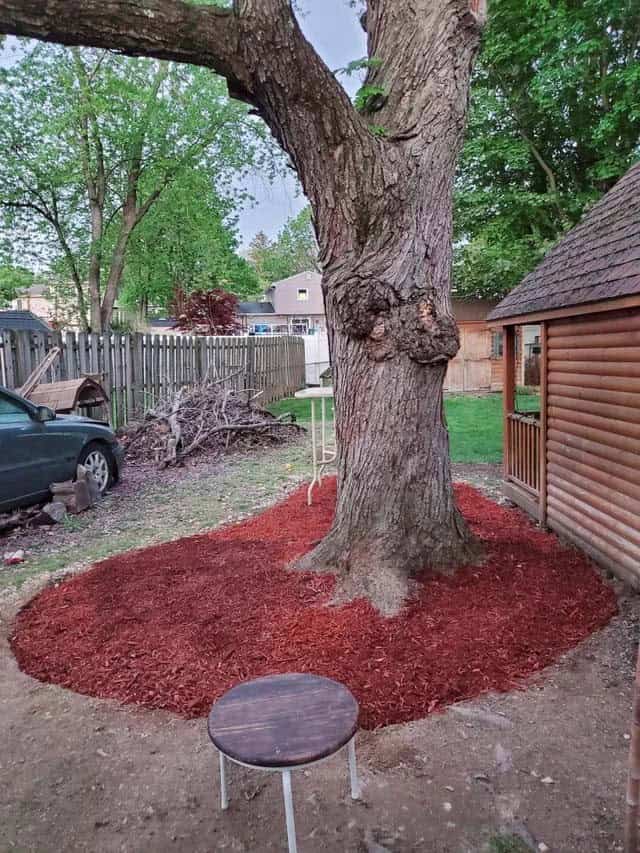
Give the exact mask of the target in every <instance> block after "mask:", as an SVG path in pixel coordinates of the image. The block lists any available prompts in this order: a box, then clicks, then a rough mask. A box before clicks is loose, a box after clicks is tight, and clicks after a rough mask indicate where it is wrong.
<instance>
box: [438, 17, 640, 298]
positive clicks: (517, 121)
mask: <svg viewBox="0 0 640 853" xmlns="http://www.w3.org/2000/svg"><path fill="white" fill-rule="evenodd" d="M471 92H472V96H471V111H470V118H469V129H468V133H467V139H466V142H465V145H464V148H463V152H462V156H461V160H460V166H459V170H458V176H457V181H456V194H455V211H456V216H455V220H456V238H457V244H456V252H455V268H454V276H455V286H456V290H457V292H461V293H468V294H482V295H486V296H495V295H499V294H502V293H504V292H506V291H508V290H510V289H511V288H512V287H514V286H515V285H516V284H517V283H518V282H519V281H520V280H521V279H522V278H523V277H524V276H525V275H526V274H527V273H528V272H529V271H530V270H531V269H532V268H533V267H534V266H535V265H536V264H537V263H538V262H539V261H540V259H541V257H542V256H543V254H544V253H545V252H546V251H547V250H548V249H549V248H550V247H551V246H552V245H553V244H554V243H555V242H556V241H557V240H558V239H559V238H560V237H561V235H562V234H563V232H564V231H565V230H566V229H568V228H570V227H572V226H573V225H575V224H576V223H577V222H578V220H579V219H580V218H581V216H582V214H583V212H584V210H585V208H586V207H587V206H589V205H590V204H592V203H593V202H594V201H595V200H597V199H598V198H599V197H600V196H601V195H602V194H603V193H605V192H606V191H607V190H608V189H610V188H611V186H612V185H613V184H614V183H615V181H616V180H617V178H619V177H620V176H621V175H622V174H623V173H624V172H625V171H626V170H627V168H628V167H629V165H630V164H631V162H632V161H633V160H634V159H637V157H638V156H640V148H639V143H640V3H638V2H637V0H584V2H574V0H559V1H558V0H492V2H491V19H490V22H489V25H488V27H487V29H486V31H485V34H484V36H483V45H482V50H481V52H480V56H479V60H478V63H477V65H476V70H475V73H474V77H473V85H472V90H471Z"/></svg>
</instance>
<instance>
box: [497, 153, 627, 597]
mask: <svg viewBox="0 0 640 853" xmlns="http://www.w3.org/2000/svg"><path fill="white" fill-rule="evenodd" d="M489 321H490V322H491V323H492V325H493V326H500V327H502V330H503V359H504V379H505V381H504V478H505V482H504V490H505V493H506V494H507V496H508V497H510V498H511V499H512V500H514V501H515V502H516V503H517V504H519V505H520V506H521V507H523V508H524V509H525V510H527V511H528V512H529V513H530V514H532V515H533V516H535V517H536V518H537V519H538V520H539V521H540V522H541V523H542V524H543V525H546V526H548V527H550V528H551V529H553V530H555V531H556V532H558V533H559V534H561V535H563V536H564V537H566V538H567V539H569V540H570V541H572V542H574V543H575V544H576V545H578V546H579V547H581V548H582V549H583V550H584V551H586V552H587V553H588V554H590V555H591V556H592V557H593V558H594V559H595V560H596V561H597V562H599V563H600V564H601V565H603V566H605V567H607V568H609V569H610V570H612V571H613V572H615V573H616V574H617V575H620V576H621V577H623V578H625V579H627V580H628V581H630V582H631V583H633V584H634V585H635V586H637V587H640V163H638V164H636V165H635V166H633V167H632V168H631V169H630V170H629V171H628V172H627V173H626V174H625V175H624V176H623V177H622V178H621V179H620V180H619V181H618V183H617V184H616V185H615V186H614V187H613V189H612V190H610V191H609V192H608V193H607V194H606V195H605V196H604V197H603V198H602V199H601V200H600V201H599V202H598V203H597V204H595V205H594V206H593V207H592V208H591V210H590V211H589V212H588V213H587V214H586V215H585V217H584V218H583V220H582V222H581V223H580V224H579V225H577V226H576V227H575V228H574V229H573V230H571V231H569V232H568V233H567V234H566V235H565V237H564V238H563V239H562V240H561V241H560V243H558V244H557V245H556V246H555V248H554V249H552V250H551V251H550V252H549V254H548V255H547V256H546V258H545V259H544V260H543V261H542V263H541V264H540V265H539V266H538V267H537V268H536V269H535V270H533V272H532V273H530V274H529V275H528V276H527V277H526V278H525V279H524V280H523V281H522V283H521V284H520V285H519V286H518V287H516V288H515V289H514V290H513V291H512V292H511V293H510V294H509V295H508V296H507V297H506V298H505V299H504V300H503V301H502V302H501V303H500V304H499V305H498V306H497V307H496V308H495V309H494V310H493V311H492V312H491V314H490V315H489ZM531 324H536V325H539V327H540V348H541V355H540V394H539V401H538V402H539V405H535V402H536V401H535V398H533V397H531V396H528V397H525V396H524V395H523V394H522V393H521V392H519V391H517V390H516V387H515V359H516V356H515V340H516V330H517V329H518V328H519V327H525V326H527V325H531Z"/></svg>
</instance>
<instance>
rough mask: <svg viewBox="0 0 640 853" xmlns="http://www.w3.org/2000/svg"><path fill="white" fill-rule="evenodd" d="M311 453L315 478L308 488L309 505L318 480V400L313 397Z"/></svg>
mask: <svg viewBox="0 0 640 853" xmlns="http://www.w3.org/2000/svg"><path fill="white" fill-rule="evenodd" d="M311 455H312V457H313V458H312V463H313V479H312V480H311V483H310V485H309V488H308V489H307V505H308V506H311V493H312V492H313V487H314V486H315V484H316V483H317V482H318V451H317V448H316V401H315V400H314V399H313V398H311Z"/></svg>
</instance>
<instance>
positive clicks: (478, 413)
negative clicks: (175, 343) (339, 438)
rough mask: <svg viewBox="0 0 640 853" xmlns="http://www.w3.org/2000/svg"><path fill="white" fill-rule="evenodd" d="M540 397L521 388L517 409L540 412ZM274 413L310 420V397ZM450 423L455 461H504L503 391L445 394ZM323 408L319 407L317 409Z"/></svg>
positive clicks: (283, 402)
mask: <svg viewBox="0 0 640 853" xmlns="http://www.w3.org/2000/svg"><path fill="white" fill-rule="evenodd" d="M539 399H540V398H539V396H538V395H537V394H535V393H531V391H530V390H529V389H525V388H522V389H520V388H519V389H518V391H517V394H516V408H517V410H518V411H520V412H533V411H539V409H540V403H539ZM268 408H269V410H270V411H271V412H273V413H274V414H275V415H282V414H284V413H285V412H291V413H293V414H295V416H296V420H298V421H300V422H303V423H306V422H308V421H310V420H311V403H310V401H309V400H296V399H295V398H287V399H286V400H279V401H278V402H277V403H272V404H271V405H270V406H269V407H268ZM444 408H445V414H446V418H447V426H448V427H449V437H450V443H451V459H452V460H453V461H454V462H500V461H501V460H502V394H484V395H482V396H473V395H469V394H460V395H456V396H451V397H445V401H444ZM319 411H320V408H319V406H317V408H316V412H319ZM327 417H329V418H331V417H333V406H332V401H331V400H327Z"/></svg>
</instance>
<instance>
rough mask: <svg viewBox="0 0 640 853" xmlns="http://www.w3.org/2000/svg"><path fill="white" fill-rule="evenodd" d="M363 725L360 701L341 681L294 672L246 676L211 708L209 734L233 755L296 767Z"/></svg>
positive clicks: (336, 745) (331, 750)
mask: <svg viewBox="0 0 640 853" xmlns="http://www.w3.org/2000/svg"><path fill="white" fill-rule="evenodd" d="M357 728H358V703H357V702H356V700H355V698H354V697H353V695H352V694H351V692H350V691H349V690H348V689H347V688H346V687H345V686H344V685H343V684H339V683H338V682H337V681H332V680H331V679H329V678H322V677H320V676H317V675H307V674H300V673H290V674H287V675H269V676H266V677H265V678H256V679H255V680H254V681H246V682H245V683H244V684H239V685H238V686H237V687H234V688H233V689H231V690H229V691H228V693H225V694H224V696H221V697H220V699H218V701H217V702H216V703H215V704H214V706H213V708H212V709H211V713H210V714H209V737H210V738H211V740H212V741H213V743H214V744H215V745H216V746H217V747H218V749H219V750H220V751H221V752H223V753H224V754H225V755H228V756H229V758H235V759H236V760H237V761H241V762H243V763H244V764H252V765H254V766H256V767H295V766H296V765H300V764H309V763H311V762H312V761H319V760H320V759H322V758H327V757H328V756H329V755H333V753H334V752H337V751H338V750H339V749H341V748H342V747H343V746H345V744H347V743H348V742H349V741H350V740H351V738H352V737H353V735H354V734H355V733H356V730H357Z"/></svg>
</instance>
